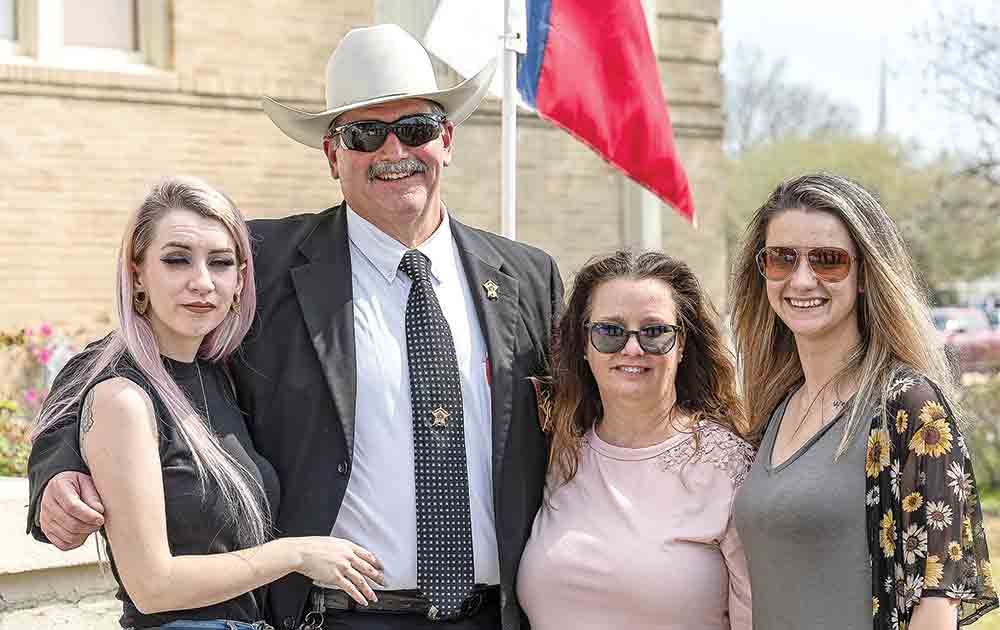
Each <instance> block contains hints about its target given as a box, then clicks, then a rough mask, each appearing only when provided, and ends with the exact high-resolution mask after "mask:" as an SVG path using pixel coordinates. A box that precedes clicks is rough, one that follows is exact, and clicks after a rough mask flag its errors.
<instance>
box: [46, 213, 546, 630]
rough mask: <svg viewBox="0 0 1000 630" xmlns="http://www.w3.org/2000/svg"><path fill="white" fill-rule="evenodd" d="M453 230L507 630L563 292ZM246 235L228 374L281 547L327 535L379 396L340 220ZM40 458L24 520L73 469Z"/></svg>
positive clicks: (530, 265)
mask: <svg viewBox="0 0 1000 630" xmlns="http://www.w3.org/2000/svg"><path fill="white" fill-rule="evenodd" d="M451 229H452V233H453V235H454V238H455V242H456V244H457V247H458V250H459V255H460V257H461V261H462V265H463V266H464V269H465V273H466V277H467V280H468V283H469V287H470V288H471V290H472V295H473V299H474V301H475V306H476V313H477V315H478V319H479V325H480V327H481V329H482V331H483V335H484V337H485V339H486V345H487V349H488V353H489V362H490V389H491V397H492V420H493V453H492V457H493V495H494V510H495V514H496V535H497V543H498V547H499V555H500V558H499V560H500V581H501V610H502V616H503V626H504V628H505V629H510V630H514V629H516V628H519V627H520V626H521V622H522V613H521V611H520V607H519V606H518V604H517V601H516V598H515V595H514V585H515V584H514V581H515V577H516V575H517V568H518V564H519V562H520V558H521V552H522V551H523V549H524V545H525V542H526V541H527V539H528V536H529V534H530V532H531V525H532V522H533V519H534V516H535V512H536V511H537V510H538V507H539V505H540V504H541V499H542V487H543V485H544V479H545V469H546V463H547V457H548V443H547V440H546V438H545V436H544V435H543V434H542V432H541V429H540V425H539V422H538V412H537V406H536V401H535V394H534V388H533V387H532V384H531V382H530V381H529V380H528V377H529V376H533V375H536V374H539V373H540V372H541V371H542V369H543V368H544V361H545V359H546V355H547V353H548V348H549V339H550V337H551V334H552V326H553V322H554V320H555V318H556V317H557V315H558V313H559V310H560V307H561V304H562V293H563V287H562V281H561V279H560V276H559V272H558V269H557V267H556V264H555V261H554V260H552V258H551V257H550V256H549V255H547V254H545V253H544V252H542V251H541V250H538V249H536V248H533V247H529V246H527V245H524V244H521V243H517V242H513V241H510V240H507V239H504V238H501V237H499V236H496V235H494V234H490V233H488V232H484V231H482V230H477V229H473V228H471V227H468V226H466V225H463V224H462V223H460V222H458V221H456V220H454V218H452V219H451ZM251 230H252V232H253V234H254V239H255V248H254V265H255V269H256V282H257V317H256V319H255V322H254V326H253V328H252V329H251V331H250V333H249V334H248V336H247V338H246V340H245V341H244V343H243V346H242V349H241V352H240V353H239V355H238V356H237V357H235V358H234V360H233V361H232V368H233V373H234V376H235V378H236V381H237V387H238V389H239V392H240V399H241V402H242V405H243V407H244V409H245V410H246V411H248V412H249V414H250V418H251V420H250V433H251V435H252V436H253V440H254V444H255V446H256V448H257V450H258V451H259V452H260V453H261V454H262V455H264V456H265V457H266V458H267V459H268V460H269V461H270V462H271V464H272V465H273V466H274V467H275V469H276V470H277V472H278V475H279V477H280V478H281V485H282V501H281V505H280V507H279V510H278V513H277V517H276V522H275V526H276V528H277V530H278V535H279V536H308V535H316V536H324V535H328V534H329V533H330V531H331V528H332V527H333V524H334V522H335V521H336V518H337V513H338V512H339V510H340V505H341V502H342V501H343V498H344V493H345V491H346V489H347V482H348V479H349V477H350V474H351V468H352V457H353V445H354V426H355V421H356V419H355V417H354V408H355V401H356V400H357V397H358V396H363V395H364V394H365V390H366V389H370V388H377V387H378V386H379V385H378V383H358V382H357V369H356V363H355V350H354V311H353V298H352V291H351V258H350V249H349V245H348V239H347V215H346V210H345V208H344V206H343V204H341V205H340V206H337V207H334V208H330V209H328V210H326V211H325V212H322V213H319V214H305V215H299V216H293V217H287V218H283V219H275V220H257V221H252V222H251ZM489 280H492V281H493V282H494V283H495V284H497V285H498V286H499V289H498V291H497V293H498V298H497V299H496V300H490V299H488V297H487V292H486V291H485V289H483V287H482V285H483V283H485V282H487V281H489ZM72 430H74V431H75V427H74V428H73V429H72ZM74 441H75V440H74ZM64 443H65V442H64ZM35 450H36V451H39V452H40V453H42V454H43V455H40V456H39V457H34V453H33V461H32V462H31V470H30V471H29V475H30V477H31V482H32V509H31V512H32V514H33V513H34V510H35V508H36V506H37V503H38V500H39V498H40V495H41V489H42V486H43V485H44V483H45V482H46V481H48V479H50V478H51V476H52V475H53V474H55V473H56V472H59V471H61V470H68V469H74V470H76V469H79V467H78V464H79V463H78V462H77V461H74V458H72V457H70V455H71V454H72V449H66V448H51V449H45V448H42V449H41V450H40V449H39V448H38V446H37V445H36V448H35ZM45 453H48V454H49V455H48V456H45V455H44V454H45ZM76 458H78V455H77V456H76ZM32 514H29V521H30V520H31V519H32V518H33V516H32ZM29 524H30V523H29ZM309 589H310V582H309V580H308V579H307V578H305V577H304V576H302V575H299V574H292V575H290V576H288V577H286V578H284V579H282V580H279V581H278V582H275V583H274V584H273V585H271V587H270V589H269V598H268V603H269V607H270V615H269V617H270V619H271V621H272V622H273V623H275V625H276V626H277V627H278V628H290V627H293V626H294V625H295V624H296V623H297V622H298V620H299V619H300V618H301V616H302V615H303V613H304V609H305V606H306V600H307V597H308V593H309Z"/></svg>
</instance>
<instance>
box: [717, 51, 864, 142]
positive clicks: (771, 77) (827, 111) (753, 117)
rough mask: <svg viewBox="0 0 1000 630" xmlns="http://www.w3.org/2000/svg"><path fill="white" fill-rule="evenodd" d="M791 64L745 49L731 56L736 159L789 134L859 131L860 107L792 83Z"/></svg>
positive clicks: (729, 99) (729, 92)
mask: <svg viewBox="0 0 1000 630" xmlns="http://www.w3.org/2000/svg"><path fill="white" fill-rule="evenodd" d="M787 63H788V60H787V59H784V58H779V59H774V60H770V59H768V58H767V57H766V56H765V55H764V52H763V51H762V50H760V49H759V48H756V47H752V46H747V45H745V44H740V45H738V46H736V47H735V49H734V50H733V51H732V52H730V53H729V54H727V60H726V64H725V66H726V67H725V70H724V74H725V79H726V114H727V120H726V139H725V144H726V149H727V150H728V151H729V152H730V153H731V154H740V153H743V152H744V151H747V150H748V149H751V148H753V147H755V146H758V145H761V144H765V143H768V142H773V141H775V140H778V139H781V138H784V137H786V136H789V135H797V136H800V137H812V136H815V135H817V134H820V133H823V132H829V131H845V132H849V131H855V130H856V129H857V127H858V119H859V113H858V110H857V108H855V107H854V106H853V105H850V104H847V103H841V102H837V101H834V100H833V99H831V98H830V97H829V96H827V95H826V94H824V93H822V92H820V91H818V90H816V89H815V88H813V87H811V86H809V85H806V84H802V83H795V82H792V81H790V80H789V79H788V78H787V76H786V69H787Z"/></svg>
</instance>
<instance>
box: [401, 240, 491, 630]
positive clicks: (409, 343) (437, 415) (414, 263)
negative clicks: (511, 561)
mask: <svg viewBox="0 0 1000 630" xmlns="http://www.w3.org/2000/svg"><path fill="white" fill-rule="evenodd" d="M430 267H431V261H430V260H429V259H428V258H427V257H426V256H425V255H424V254H422V253H420V252H419V251H417V250H412V249H411V250H410V251H408V252H406V254H404V255H403V260H402V261H401V262H400V263H399V269H400V270H401V271H402V272H403V273H405V274H406V275H407V276H409V278H410V280H411V281H412V282H413V284H412V285H411V287H410V295H409V298H408V299H407V301H406V355H407V359H408V364H409V366H410V402H411V403H412V407H413V459H414V471H415V473H416V475H415V482H416V499H417V586H418V587H419V588H420V591H421V592H422V593H423V594H424V597H426V598H427V599H428V600H429V601H430V603H431V609H430V612H429V613H428V616H429V617H430V618H431V619H447V618H449V617H452V616H455V615H457V614H458V613H459V612H460V611H461V609H462V602H463V601H464V600H465V598H466V597H467V596H468V595H469V593H470V591H471V589H472V584H473V581H474V579H475V574H474V568H473V556H472V517H471V516H470V514H469V473H468V468H467V467H466V460H465V423H464V418H463V414H462V386H461V380H460V378H459V372H458V360H457V359H456V357H455V342H454V340H453V339H452V336H451V328H449V326H448V321H447V320H446V319H445V318H444V313H443V312H442V311H441V304H440V303H439V302H438V299H437V296H436V295H435V294H434V287H433V286H432V285H431V276H430Z"/></svg>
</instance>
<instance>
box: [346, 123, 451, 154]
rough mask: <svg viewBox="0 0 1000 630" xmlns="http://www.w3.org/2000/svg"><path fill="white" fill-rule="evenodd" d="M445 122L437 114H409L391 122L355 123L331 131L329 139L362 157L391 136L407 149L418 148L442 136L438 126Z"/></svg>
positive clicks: (376, 148) (375, 149)
mask: <svg viewBox="0 0 1000 630" xmlns="http://www.w3.org/2000/svg"><path fill="white" fill-rule="evenodd" d="M445 120H446V119H445V117H444V116H440V115H438V114H411V115H409V116H403V117H402V118H400V119H399V120H394V121H393V122H383V121H381V120H358V121H356V122H351V123H347V124H346V125H340V126H339V127H332V128H331V129H330V135H331V136H333V137H338V136H339V137H340V142H341V144H342V145H343V146H344V148H345V149H350V150H351V151H362V152H364V153H371V152H372V151H377V150H378V148H379V147H381V146H382V145H383V144H384V143H385V139H386V138H388V137H389V133H390V132H392V133H393V134H395V136H396V137H397V138H399V141H400V142H402V143H403V144H405V145H406V146H408V147H419V146H421V145H424V144H427V143H428V142H430V141H431V140H434V139H435V138H437V137H438V136H440V135H441V123H443V122H444V121H445Z"/></svg>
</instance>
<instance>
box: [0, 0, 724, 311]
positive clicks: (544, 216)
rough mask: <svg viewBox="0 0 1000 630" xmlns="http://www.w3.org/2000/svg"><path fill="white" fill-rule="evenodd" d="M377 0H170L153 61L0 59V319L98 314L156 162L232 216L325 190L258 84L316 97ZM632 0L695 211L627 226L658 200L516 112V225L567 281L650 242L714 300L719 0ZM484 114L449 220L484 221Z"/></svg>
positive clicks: (456, 171)
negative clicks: (128, 68)
mask: <svg viewBox="0 0 1000 630" xmlns="http://www.w3.org/2000/svg"><path fill="white" fill-rule="evenodd" d="M377 3H378V0H344V1H341V2H337V3H335V4H333V3H329V2H327V1H326V0H312V1H310V0H289V1H287V2H282V3H274V2H270V1H267V0H253V1H247V2H242V3H239V4H238V5H234V4H233V3H232V2H223V1H222V0H200V1H195V0H174V1H173V2H170V3H169V20H168V26H169V35H170V40H171V45H170V54H169V55H168V56H167V59H168V62H167V64H166V67H164V68H161V69H152V70H145V71H143V72H122V71H97V70H79V69H67V68H59V67H54V66H52V65H51V64H48V65H47V64H42V63H35V62H25V61H16V62H10V60H9V59H7V60H5V59H4V58H3V57H0V112H3V114H4V124H3V125H2V126H0V164H2V165H3V167H4V169H3V170H4V184H5V185H4V186H2V187H0V291H2V295H3V306H2V307H0V329H4V328H11V327H16V326H23V325H28V324H31V323H34V322H37V321H40V320H43V319H44V320H48V321H57V322H67V323H79V322H89V321H94V320H95V319H100V318H106V317H108V315H109V314H110V295H111V287H112V283H113V266H114V262H115V256H116V249H117V246H118V239H119V237H120V234H121V231H122V229H123V227H124V222H125V219H126V217H127V215H128V213H129V211H130V210H131V209H132V208H134V207H135V206H136V205H137V203H138V202H139V200H140V199H141V198H142V196H143V194H144V193H145V191H146V190H147V189H148V187H149V185H150V184H152V183H153V182H155V181H156V180H157V179H159V178H160V177H161V176H163V175H167V174H179V173H185V174H193V175H198V176H201V177H204V178H205V179H206V180H208V181H209V182H210V183H212V184H214V185H217V186H219V187H220V188H222V189H223V190H225V191H226V192H228V193H229V194H230V195H231V196H233V198H235V199H236V200H237V202H238V203H239V205H240V206H241V208H242V209H243V210H244V212H245V213H246V214H247V215H248V216H249V217H263V216H269V217H271V216H282V215H285V214H289V213H294V212H304V211H313V210H319V209H323V208H326V207H328V206H330V205H333V204H335V203H337V202H338V201H339V200H340V192H339V189H338V186H337V183H336V182H335V181H333V180H332V179H331V178H330V177H329V171H328V169H327V167H326V164H325V161H324V158H323V157H322V154H321V153H320V152H317V151H314V150H311V149H308V148H306V147H303V146H300V145H298V144H295V143H294V142H292V141H290V140H288V139H287V138H285V136H283V135H282V134H281V133H280V132H279V131H278V130H277V129H276V128H275V127H274V126H273V125H272V124H271V123H270V121H269V120H268V119H267V117H266V116H265V115H264V114H263V112H262V111H261V110H260V108H259V98H260V95H262V94H267V95H270V96H274V97H276V98H278V99H280V100H282V101H284V102H291V103H293V104H294V105H296V106H300V107H302V108H304V109H309V110H313V111H317V110H320V109H322V108H323V71H324V67H325V63H326V59H327V57H328V56H329V54H330V52H331V51H332V49H333V47H334V46H335V44H336V42H337V41H338V40H339V39H340V37H341V36H342V35H343V34H344V33H345V32H346V31H347V30H348V29H350V28H353V27H355V26H361V25H365V24H369V23H372V22H373V21H374V20H375V19H376V13H377V10H376V9H377V8H376V5H377ZM646 4H647V6H648V8H649V10H650V15H651V23H652V24H654V25H655V29H654V30H655V34H654V37H655V39H656V41H657V48H658V55H659V64H660V68H661V70H662V79H663V83H664V86H665V89H666V94H667V99H668V102H669V103H670V105H671V115H672V118H673V122H674V128H675V132H676V135H677V144H678V147H679V151H680V153H681V157H682V159H683V161H684V163H685V165H686V167H687V170H688V174H689V177H690V179H691V184H692V187H693V190H694V198H695V204H696V207H697V209H698V213H699V227H698V228H697V229H695V228H693V227H691V226H690V225H688V224H687V223H686V222H684V221H683V220H681V219H679V218H678V217H677V216H676V215H675V214H674V213H673V212H672V211H671V210H669V209H666V208H663V210H662V212H656V215H662V216H656V217H654V218H655V219H656V221H658V223H654V225H656V226H657V227H656V231H657V232H660V231H662V235H659V234H657V235H651V234H649V233H646V234H645V235H643V234H641V231H639V232H637V231H636V229H635V228H634V227H633V228H630V227H629V226H630V225H635V223H634V219H635V217H636V216H638V214H637V213H641V211H642V207H645V208H647V214H648V208H649V207H650V206H651V205H652V206H658V205H659V204H655V203H651V202H650V201H649V199H648V198H645V197H643V196H642V195H637V194H636V193H635V190H634V186H632V185H631V184H630V183H626V182H625V181H624V180H623V178H622V177H621V176H620V175H618V174H617V173H616V172H615V171H613V170H612V169H611V168H610V167H608V166H607V165H605V164H604V162H602V161H601V160H600V159H599V158H598V157H596V156H595V155H594V154H593V153H591V152H590V151H589V149H587V148H586V147H584V146H583V145H582V144H580V143H578V142H576V141H574V140H572V139H571V138H570V137H569V136H567V135H566V134H565V133H563V132H561V131H558V130H556V129H554V128H552V127H550V126H548V125H547V124H545V123H542V122H541V121H539V120H538V119H537V118H535V117H533V116H521V118H520V120H519V126H520V131H519V165H518V238H519V239H520V240H523V241H526V242H529V243H532V244H535V245H538V246H540V247H542V248H544V249H546V250H547V251H549V252H551V253H552V254H553V255H554V256H555V257H556V259H557V260H558V262H559V264H560V266H561V268H562V271H563V273H564V275H565V276H566V278H567V280H568V279H570V278H571V276H572V273H573V272H574V271H575V270H576V269H577V268H579V266H580V265H581V264H582V263H583V262H584V261H585V260H586V259H587V258H589V257H590V256H591V255H593V254H595V253H600V252H607V251H610V250H612V249H614V248H615V247H620V246H627V245H633V244H637V243H640V242H645V243H647V244H648V243H650V242H652V243H655V244H661V245H662V247H663V248H664V249H665V250H667V251H668V252H670V253H672V254H675V255H678V256H680V257H681V258H683V259H685V260H687V261H689V262H690V263H691V264H692V265H693V266H694V268H695V270H696V271H697V272H698V274H699V276H700V277H701V278H702V280H703V282H704V283H705V284H706V286H707V287H708V288H709V290H710V292H711V294H712V296H713V298H714V299H715V301H716V303H717V304H718V305H720V307H721V306H722V300H723V298H724V287H725V273H726V269H727V266H726V261H725V259H724V254H723V252H724V251H725V247H724V243H723V229H722V208H721V203H722V196H721V187H720V186H719V181H718V180H719V177H720V175H721V171H722V148H721V147H722V143H721V135H722V113H721V79H720V74H719V58H720V37H719V29H718V20H719V2H718V0H713V1H708V2H700V1H696V0H648V1H647V2H646ZM236 6H238V7H239V8H238V9H237V8H235V7H236ZM279 7H280V11H279ZM499 123H500V118H499V105H498V103H496V102H487V103H485V104H484V106H483V107H482V108H481V109H480V111H479V112H478V113H477V114H476V115H474V116H473V117H472V118H471V119H469V120H468V121H467V122H466V123H465V124H463V125H462V126H461V127H460V128H459V129H458V132H457V135H456V159H455V161H454V162H453V164H452V166H451V167H450V168H449V169H448V171H447V172H446V179H445V183H444V189H445V199H446V201H447V203H448V205H449V207H450V208H451V209H452V210H453V211H454V212H455V214H456V215H457V216H458V217H459V218H460V219H461V220H463V221H465V222H467V223H470V224H472V225H475V226H479V227H483V228H486V229H489V230H493V231H498V230H499V213H500V189H499V187H500V180H499V174H500V173H499V171H500V153H499V146H500V124H499ZM644 204H645V205H644ZM651 236H656V237H657V238H650V237H651Z"/></svg>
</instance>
